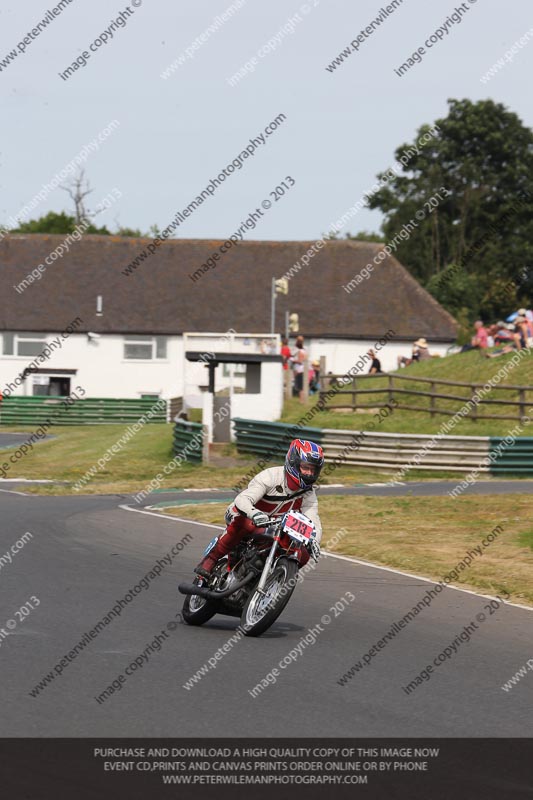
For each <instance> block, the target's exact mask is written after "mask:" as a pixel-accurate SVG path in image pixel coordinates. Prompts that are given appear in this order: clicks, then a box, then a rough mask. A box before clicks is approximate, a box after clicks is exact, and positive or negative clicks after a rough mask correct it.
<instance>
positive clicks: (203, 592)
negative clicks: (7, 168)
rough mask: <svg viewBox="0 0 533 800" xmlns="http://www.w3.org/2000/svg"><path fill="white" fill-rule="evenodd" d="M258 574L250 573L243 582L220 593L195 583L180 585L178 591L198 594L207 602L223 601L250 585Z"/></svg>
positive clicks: (234, 584)
mask: <svg viewBox="0 0 533 800" xmlns="http://www.w3.org/2000/svg"><path fill="white" fill-rule="evenodd" d="M256 574H257V573H255V572H249V573H248V574H247V575H246V576H245V577H244V578H243V579H242V580H241V581H238V582H237V583H233V584H232V585H231V586H230V587H229V589H223V590H222V591H220V592H219V591H217V590H213V589H208V588H207V587H206V586H195V585H194V584H193V583H180V584H179V585H178V590H179V592H180V593H181V594H197V595H198V596H199V597H205V599H206V600H221V599H223V598H224V597H229V596H230V594H233V593H234V592H236V591H238V590H239V589H242V587H243V586H246V584H247V583H250V581H251V580H252V579H253V578H254V577H255V575H256Z"/></svg>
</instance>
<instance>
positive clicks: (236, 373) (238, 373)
mask: <svg viewBox="0 0 533 800" xmlns="http://www.w3.org/2000/svg"><path fill="white" fill-rule="evenodd" d="M233 367H234V370H233V377H234V378H244V377H246V367H247V364H234V365H233ZM222 375H223V376H224V378H229V376H230V365H229V364H223V366H222Z"/></svg>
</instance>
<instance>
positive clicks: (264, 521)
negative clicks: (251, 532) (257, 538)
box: [252, 511, 270, 528]
mask: <svg viewBox="0 0 533 800" xmlns="http://www.w3.org/2000/svg"><path fill="white" fill-rule="evenodd" d="M252 522H253V523H254V525H255V526H256V528H264V527H265V526H266V525H268V523H269V522H270V517H269V516H268V514H265V512H264V511H254V513H253V514H252Z"/></svg>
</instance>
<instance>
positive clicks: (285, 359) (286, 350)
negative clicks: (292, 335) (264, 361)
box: [280, 336, 291, 369]
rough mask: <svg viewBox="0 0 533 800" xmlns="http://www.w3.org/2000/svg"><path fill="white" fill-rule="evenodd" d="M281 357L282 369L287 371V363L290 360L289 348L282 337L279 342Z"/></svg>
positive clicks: (287, 342)
mask: <svg viewBox="0 0 533 800" xmlns="http://www.w3.org/2000/svg"><path fill="white" fill-rule="evenodd" d="M280 353H281V356H282V358H283V369H289V361H290V358H291V348H290V347H289V341H288V339H287V338H286V337H285V336H284V337H283V339H282V340H281V350H280Z"/></svg>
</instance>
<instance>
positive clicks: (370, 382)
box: [280, 351, 533, 436]
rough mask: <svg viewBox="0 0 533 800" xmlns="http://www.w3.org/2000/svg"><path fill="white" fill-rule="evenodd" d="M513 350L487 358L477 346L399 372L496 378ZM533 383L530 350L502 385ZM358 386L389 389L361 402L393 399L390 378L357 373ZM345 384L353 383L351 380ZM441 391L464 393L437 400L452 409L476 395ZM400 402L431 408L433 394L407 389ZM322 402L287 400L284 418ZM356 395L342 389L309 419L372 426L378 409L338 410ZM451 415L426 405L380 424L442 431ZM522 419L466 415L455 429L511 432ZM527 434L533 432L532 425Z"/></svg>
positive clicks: (293, 418) (499, 409) (501, 395)
mask: <svg viewBox="0 0 533 800" xmlns="http://www.w3.org/2000/svg"><path fill="white" fill-rule="evenodd" d="M512 357H513V356H512V355H506V356H502V357H501V358H496V359H489V358H485V357H484V356H483V355H482V354H481V353H479V352H477V351H471V352H468V353H459V354H457V355H454V356H448V357H447V358H435V359H431V360H430V361H424V362H423V363H420V364H413V365H411V366H410V367H407V368H406V369H403V370H401V371H400V372H397V373H394V375H398V376H400V377H402V376H409V377H424V378H430V379H433V380H437V379H442V380H451V381H459V382H465V383H480V384H484V383H486V382H487V381H488V380H489V379H490V378H493V377H494V376H495V375H496V374H497V373H498V371H499V370H500V369H501V368H502V367H504V366H505V365H506V364H508V363H509V361H510V360H511V358H512ZM506 384H507V385H524V386H526V385H528V386H533V355H525V356H524V357H523V358H522V359H521V361H520V362H519V363H518V364H517V365H516V366H513V368H512V369H510V370H509V372H508V374H507V375H506V376H505V377H504V378H503V379H502V380H501V383H500V384H499V385H501V386H505V385H506ZM356 385H357V389H358V390H361V389H370V388H371V389H383V392H381V393H376V394H373V395H359V397H358V402H362V403H376V405H379V404H383V403H386V402H387V401H388V393H387V378H370V379H366V380H365V379H364V378H361V377H357V383H356ZM395 385H396V386H397V387H398V388H401V389H405V390H406V391H409V390H411V391H412V390H413V389H416V390H418V391H429V388H430V387H429V386H428V385H424V384H414V383H412V382H411V381H400V382H397V381H395ZM343 389H345V390H348V389H351V386H350V385H346V386H344V387H343ZM435 391H437V392H441V393H444V394H454V395H457V396H460V397H462V398H464V399H463V400H441V399H438V400H437V407H438V408H443V409H447V410H449V411H454V412H455V411H457V410H458V409H459V408H461V406H462V405H463V404H464V403H465V402H466V401H467V400H468V399H469V398H470V397H471V392H470V390H468V389H467V388H466V387H453V386H449V387H444V386H437V387H436V388H435ZM484 398H485V399H492V400H496V399H500V400H502V399H507V400H516V398H517V394H516V391H514V390H508V391H497V392H495V391H492V392H491V393H487V394H486V395H485V396H484ZM396 399H397V400H398V402H401V403H402V404H405V405H417V406H422V407H424V408H428V409H429V398H427V397H420V396H417V395H414V394H412V393H411V394H402V395H401V396H400V395H398V396H397V397H396ZM526 400H527V401H528V403H529V405H530V406H533V392H528V393H527V395H526ZM317 402H318V395H315V396H314V397H311V398H310V399H309V401H308V403H306V404H301V403H299V402H298V400H290V401H289V402H287V403H286V405H285V409H284V412H283V416H282V418H281V420H280V422H287V423H292V424H294V423H296V422H298V421H300V420H301V419H302V418H303V417H304V416H305V414H306V412H308V411H310V410H311V408H313V406H315V405H316V403H317ZM351 402H352V395H351V392H350V394H337V395H336V396H335V397H333V398H331V399H330V401H329V402H328V404H327V408H326V409H325V410H324V411H321V412H318V413H317V414H316V415H315V416H314V417H313V420H312V422H310V423H308V424H310V425H312V426H316V427H319V428H336V429H343V428H344V429H347V430H367V429H368V427H369V426H372V425H375V424H376V420H374V417H373V413H374V412H372V411H357V412H353V411H347V412H346V411H341V410H337V411H336V410H335V408H336V407H337V406H340V405H343V404H344V403H351ZM479 409H480V411H479V413H481V414H487V413H489V414H501V415H514V414H515V413H517V412H516V408H512V407H510V406H507V407H504V406H501V405H480V406H479ZM449 418H450V417H449V416H448V415H444V414H442V415H440V414H437V415H435V416H434V417H430V415H429V413H427V412H422V411H405V410H396V411H394V413H392V414H391V415H390V416H388V417H387V418H385V419H384V420H383V421H381V422H380V423H379V424H378V425H376V428H375V430H376V431H382V432H383V433H415V432H416V433H422V434H434V433H437V432H438V431H439V428H440V426H441V425H442V424H443V422H445V421H446V420H448V419H449ZM517 424H518V419H517V420H516V421H515V422H513V421H512V420H479V421H477V422H476V421H473V420H472V419H467V418H465V419H462V420H460V421H459V422H458V424H457V425H456V426H455V427H454V430H453V433H454V434H456V435H460V436H505V435H506V434H507V433H508V431H509V430H510V429H511V428H513V427H514V426H515V425H517ZM523 435H533V432H531V433H530V432H529V431H528V429H527V428H526V429H525V430H524V434H523Z"/></svg>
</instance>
